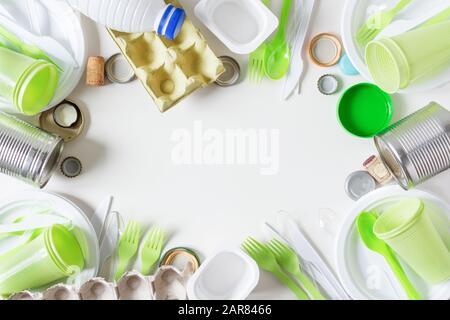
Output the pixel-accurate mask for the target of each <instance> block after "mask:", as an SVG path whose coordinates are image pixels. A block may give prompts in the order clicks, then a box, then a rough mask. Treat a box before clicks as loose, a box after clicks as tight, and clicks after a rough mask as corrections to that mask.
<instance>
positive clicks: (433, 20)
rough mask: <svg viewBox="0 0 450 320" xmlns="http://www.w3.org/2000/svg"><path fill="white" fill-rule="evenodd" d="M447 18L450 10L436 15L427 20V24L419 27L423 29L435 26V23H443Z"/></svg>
mask: <svg viewBox="0 0 450 320" xmlns="http://www.w3.org/2000/svg"><path fill="white" fill-rule="evenodd" d="M449 2H450V1H449ZM449 17H450V8H448V9H446V10H444V11H442V12H441V13H439V14H437V15H436V16H434V17H433V18H431V19H429V20H427V22H425V23H424V24H422V25H420V27H421V28H424V27H428V26H432V25H435V24H437V23H441V22H444V21H446V20H448V18H449Z"/></svg>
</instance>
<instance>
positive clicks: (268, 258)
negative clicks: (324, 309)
mask: <svg viewBox="0 0 450 320" xmlns="http://www.w3.org/2000/svg"><path fill="white" fill-rule="evenodd" d="M242 249H243V250H244V251H245V252H247V254H248V255H249V256H250V257H251V258H252V259H253V260H255V261H256V263H257V264H258V265H259V267H260V268H261V269H263V270H265V271H268V272H270V273H272V274H273V275H274V276H275V277H276V278H277V279H278V280H279V281H280V282H281V283H283V284H284V285H285V286H286V287H288V288H289V289H290V290H291V291H292V292H293V293H294V294H295V296H296V297H297V298H298V299H299V300H309V297H308V295H307V294H306V293H305V292H304V291H303V290H302V289H301V288H300V287H298V286H297V284H296V283H295V282H294V281H293V280H292V279H291V278H289V276H288V275H286V274H285V273H284V272H283V270H282V269H281V268H280V266H279V265H278V263H277V261H276V259H275V257H274V255H273V254H272V253H271V252H270V250H269V249H267V247H266V246H264V245H263V244H261V243H259V242H258V241H256V240H255V239H253V238H247V240H245V242H244V243H243V244H242Z"/></svg>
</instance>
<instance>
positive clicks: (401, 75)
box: [365, 20, 450, 93]
mask: <svg viewBox="0 0 450 320" xmlns="http://www.w3.org/2000/svg"><path fill="white" fill-rule="evenodd" d="M449 34H450V20H449V21H445V22H441V23H438V24H435V25H431V26H428V27H424V28H418V29H415V30H412V31H409V32H406V33H403V34H400V35H398V36H395V37H392V38H380V39H378V40H374V41H372V42H370V43H369V44H368V45H367V47H366V53H365V56H366V63H367V66H368V68H369V72H370V74H371V76H372V78H373V80H374V82H375V83H376V84H377V85H378V86H380V87H381V88H382V89H383V90H384V91H386V92H388V93H395V92H397V91H398V90H399V89H404V88H406V87H408V85H409V84H411V83H412V82H415V81H416V80H418V79H420V78H423V77H425V76H427V75H432V74H433V73H435V72H437V71H439V70H441V69H443V68H445V67H448V66H449V65H450V36H449Z"/></svg>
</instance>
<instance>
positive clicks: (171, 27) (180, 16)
mask: <svg viewBox="0 0 450 320" xmlns="http://www.w3.org/2000/svg"><path fill="white" fill-rule="evenodd" d="M185 18H186V13H185V12H184V10H183V9H181V8H176V7H174V6H173V5H169V6H167V8H166V11H164V14H163V16H162V18H161V22H160V23H159V27H158V30H157V33H158V35H160V36H164V37H165V38H167V39H169V40H174V39H175V38H176V37H177V36H178V34H179V33H180V31H181V27H182V26H183V23H184V20H185Z"/></svg>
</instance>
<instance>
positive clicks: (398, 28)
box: [377, 1, 450, 38]
mask: <svg viewBox="0 0 450 320" xmlns="http://www.w3.org/2000/svg"><path fill="white" fill-rule="evenodd" d="M433 17H435V18H436V17H437V18H438V19H439V20H434V19H433V20H434V21H431V23H438V22H440V21H444V20H446V19H447V18H448V17H450V1H446V2H445V3H443V4H437V5H436V6H433V7H432V8H430V10H428V11H426V12H424V13H423V14H422V15H421V16H419V17H418V18H415V19H402V20H396V21H394V22H392V23H391V24H390V25H389V26H387V27H386V28H385V29H384V30H383V31H381V32H380V34H379V35H378V36H377V38H378V37H393V36H396V35H399V34H401V33H404V32H406V31H409V30H411V29H414V28H415V27H418V26H420V25H422V24H424V23H425V22H427V21H429V20H430V19H432V18H433Z"/></svg>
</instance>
